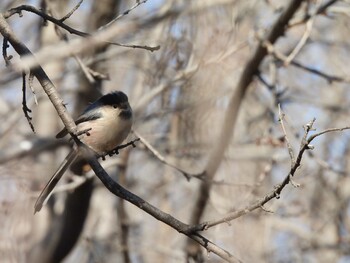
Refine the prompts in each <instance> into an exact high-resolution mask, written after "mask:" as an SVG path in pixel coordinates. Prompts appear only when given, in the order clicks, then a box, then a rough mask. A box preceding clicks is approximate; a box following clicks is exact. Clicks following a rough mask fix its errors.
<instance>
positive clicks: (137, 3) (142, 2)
mask: <svg viewBox="0 0 350 263" xmlns="http://www.w3.org/2000/svg"><path fill="white" fill-rule="evenodd" d="M147 1H148V0H143V1H136V4H135V5H133V6H132V7H130V8H129V9H128V10H126V11H124V12H123V13H121V14H120V15H118V16H116V17H115V18H113V19H112V20H111V21H110V22H108V23H107V24H106V25H104V26H101V27H100V28H99V29H98V30H103V29H105V28H107V27H109V26H110V25H111V24H113V23H114V22H115V21H117V20H118V19H120V18H122V17H123V16H126V15H128V14H129V13H130V12H131V11H132V10H134V9H135V8H137V7H138V6H140V5H142V4H144V3H146V2H147Z"/></svg>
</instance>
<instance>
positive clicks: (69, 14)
mask: <svg viewBox="0 0 350 263" xmlns="http://www.w3.org/2000/svg"><path fill="white" fill-rule="evenodd" d="M83 1H84V0H80V1H79V2H78V3H77V4H76V5H75V6H74V7H73V9H72V10H71V11H70V12H69V13H68V14H66V15H65V16H64V17H62V18H61V19H60V21H61V22H64V21H65V20H67V19H68V18H70V17H71V15H73V13H74V12H75V11H76V10H77V9H78V8H79V7H80V5H81V4H82V3H83Z"/></svg>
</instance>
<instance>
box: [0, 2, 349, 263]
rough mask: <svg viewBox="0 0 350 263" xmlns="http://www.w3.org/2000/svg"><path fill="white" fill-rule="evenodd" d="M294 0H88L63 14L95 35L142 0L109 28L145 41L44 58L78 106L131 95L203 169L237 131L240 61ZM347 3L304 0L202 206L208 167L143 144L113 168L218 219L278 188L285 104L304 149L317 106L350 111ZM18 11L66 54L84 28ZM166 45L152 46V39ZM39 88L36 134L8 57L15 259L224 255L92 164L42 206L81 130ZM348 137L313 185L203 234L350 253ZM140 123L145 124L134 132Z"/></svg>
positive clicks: (328, 255)
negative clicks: (71, 129)
mask: <svg viewBox="0 0 350 263" xmlns="http://www.w3.org/2000/svg"><path fill="white" fill-rule="evenodd" d="M78 2H79V1H78V0H74V1H73V0H42V1H36V0H32V1H29V0H28V1H6V0H3V1H1V2H0V10H1V12H5V11H6V10H8V9H10V8H12V7H16V6H19V5H22V4H27V5H33V6H35V7H36V8H38V9H40V8H41V9H42V10H43V11H45V12H46V13H48V14H50V15H52V16H54V17H56V18H61V17H63V16H64V15H66V14H67V13H69V12H70V10H72V9H73V8H74V6H76V5H77V4H78ZM288 3H289V1H287V0H286V1H278V0H265V1H256V0H250V1H243V0H220V1H218V0H216V1H214V0H202V1H194V0H192V1H183V0H168V1H162V0H148V1H140V2H136V1H128V0H103V1H97V0H96V1H93V0H84V1H83V2H82V3H81V5H80V7H79V8H78V9H77V10H76V11H75V12H74V13H73V14H72V15H71V16H70V17H69V18H68V19H67V20H66V21H65V23H67V24H68V25H69V26H71V27H73V28H75V29H78V30H81V31H84V32H89V33H94V32H96V31H97V30H99V28H101V27H102V26H104V25H106V24H107V23H108V22H109V21H111V20H112V19H113V18H115V17H116V16H118V15H119V14H123V13H124V12H125V11H127V10H130V8H132V7H133V6H136V5H137V7H136V8H135V9H133V10H130V12H129V13H128V14H125V15H122V16H121V17H120V18H119V19H118V20H117V21H115V22H114V23H113V24H112V25H111V27H112V26H114V25H118V26H120V25H123V23H125V24H128V25H130V24H134V25H137V26H136V27H134V28H133V29H132V30H130V32H128V33H125V34H123V36H122V37H118V36H116V37H115V38H113V39H112V40H111V41H112V42H117V43H119V44H126V45H140V46H146V48H130V47H123V46H117V45H102V46H100V47H98V48H94V47H92V48H91V49H90V50H88V51H85V52H83V53H80V54H78V55H75V56H70V57H68V58H63V59H50V56H48V58H47V62H46V61H45V62H44V63H42V66H43V68H44V70H45V71H46V73H47V74H48V76H49V77H50V78H51V80H52V81H53V82H54V84H55V86H56V87H57V89H58V91H59V93H60V95H61V96H62V97H63V99H64V101H65V103H67V108H68V110H69V112H70V113H71V114H72V116H74V117H76V116H77V115H79V113H81V111H82V110H83V109H84V108H85V107H86V105H88V104H89V103H90V102H92V101H94V100H95V99H96V98H98V97H99V96H100V95H101V94H105V93H108V92H109V91H112V90H116V89H117V90H122V91H124V92H125V93H127V94H128V96H129V101H130V104H131V106H132V107H133V110H134V114H135V120H134V126H133V128H134V130H135V131H136V132H137V134H138V135H140V136H142V138H143V140H144V141H146V142H147V143H148V144H149V145H151V146H152V147H153V148H154V149H155V150H156V151H157V152H158V153H159V155H161V156H162V157H164V158H165V159H166V162H168V163H170V164H172V165H173V166H176V167H178V168H180V169H182V170H184V171H186V172H187V173H189V174H193V175H195V174H200V173H202V172H203V171H204V169H205V167H206V165H207V163H208V162H209V161H210V160H209V158H210V153H211V151H212V149H213V148H215V146H216V145H218V142H219V141H220V140H225V139H226V138H221V137H220V130H221V127H222V126H223V122H224V114H225V112H226V111H227V107H228V103H229V100H230V97H231V96H232V94H233V93H234V91H235V87H236V85H237V81H238V79H239V78H240V75H241V73H242V70H243V69H244V67H245V66H246V63H247V61H248V59H249V58H250V56H251V55H252V53H253V52H254V50H255V48H256V47H257V45H258V43H259V38H261V37H264V36H265V34H266V32H268V30H269V29H270V28H271V26H272V25H273V24H274V23H275V21H276V19H277V18H278V17H279V16H280V15H281V13H282V11H283V9H284V8H285V7H286V5H288ZM327 3H330V5H329V6H327V8H326V9H325V10H322V12H319V13H317V11H318V10H320V7H322V6H323V5H325V4H327ZM316 13H317V14H316ZM349 15H350V2H349V1H345V0H344V1H304V3H303V5H302V7H301V8H300V9H299V11H298V12H297V13H296V15H295V16H294V17H293V19H292V21H291V22H290V24H289V26H288V28H287V29H286V34H285V35H284V36H283V37H281V38H280V39H279V40H278V41H277V43H276V44H275V45H274V50H273V52H274V53H273V54H269V55H268V56H266V57H265V59H264V61H263V63H262V65H261V67H260V71H259V72H257V73H256V76H255V78H254V81H253V83H252V84H251V85H250V88H249V90H248V91H247V92H246V94H245V97H244V99H243V101H242V104H241V106H240V109H239V119H238V122H237V123H236V125H235V126H234V137H233V139H231V140H227V141H226V145H227V149H226V150H225V149H223V151H224V155H223V158H222V160H221V162H220V166H219V169H218V171H217V172H216V173H215V177H214V178H212V179H210V181H209V196H208V198H207V199H204V200H205V202H202V203H201V205H200V206H199V207H198V204H199V202H198V200H199V198H200V197H201V195H202V194H203V193H202V192H201V189H202V188H201V184H203V182H206V183H208V181H206V179H205V177H201V178H199V179H198V178H196V177H190V180H187V179H186V177H185V176H184V175H183V174H182V173H181V172H179V171H178V170H176V169H174V168H173V167H170V166H168V165H166V164H164V163H162V162H161V161H160V160H159V158H157V156H155V155H154V154H153V153H152V152H151V151H150V150H149V149H147V147H146V146H145V145H144V144H143V143H141V142H138V143H137V147H136V148H127V149H124V150H123V151H121V153H120V154H119V156H117V157H116V156H114V157H112V158H107V160H106V161H104V162H102V164H103V166H104V167H105V168H106V170H107V171H108V173H109V175H110V176H112V177H113V179H114V180H116V181H118V182H119V183H120V184H122V185H123V186H124V187H125V188H127V189H128V190H130V191H132V192H133V193H135V194H137V195H139V196H140V197H142V198H143V199H145V200H147V201H148V202H150V203H151V204H153V205H155V206H156V207H158V208H159V209H161V210H163V211H165V212H167V213H169V214H171V215H173V216H174V217H176V218H178V219H180V220H182V221H183V222H186V223H190V222H196V221H198V222H203V221H208V220H213V219H218V218H221V217H223V216H224V215H225V214H227V213H228V212H231V211H235V210H238V209H241V208H244V207H245V206H247V205H249V204H250V203H251V202H254V201H256V200H258V199H259V198H261V197H264V196H265V195H266V194H267V193H268V192H269V191H271V190H272V189H273V188H274V186H275V185H276V184H278V183H280V182H281V181H282V180H283V179H284V178H285V177H286V176H287V175H288V171H289V169H290V165H291V160H290V157H289V154H288V149H287V147H286V145H285V142H284V140H283V132H282V130H281V127H280V124H279V122H278V119H279V111H278V105H280V107H281V109H282V110H283V111H284V112H285V114H286V116H285V126H286V130H287V134H288V138H289V140H290V142H291V145H292V147H293V149H294V150H295V153H297V152H298V150H299V146H300V143H301V139H302V136H303V134H304V129H303V125H305V124H307V123H309V122H310V121H311V120H312V118H314V117H315V118H316V122H315V126H314V128H316V130H317V131H321V130H323V129H326V128H333V127H344V126H348V125H349V105H350V92H349V91H348V89H349V87H350V86H349V81H350V78H349V75H350V67H349V65H348V63H349V61H350V53H349V48H350V42H349V41H350V40H349V37H348V36H349V34H350V20H349ZM7 21H8V22H9V24H10V26H11V28H12V29H13V30H14V31H15V34H16V35H17V36H18V37H19V38H20V39H21V40H22V41H23V43H25V44H26V45H27V46H28V47H29V48H30V49H31V50H32V51H33V52H34V53H36V52H40V51H41V50H42V48H49V49H48V50H50V52H51V54H52V55H54V54H56V53H57V52H60V51H57V50H58V44H60V43H62V42H67V41H68V42H69V41H72V40H74V39H79V38H81V37H79V36H76V35H72V34H69V33H67V32H66V31H65V30H63V29H60V28H58V27H55V26H54V25H53V24H52V23H50V22H47V21H43V19H42V18H40V17H38V16H37V15H35V14H33V13H29V12H23V16H22V17H19V16H18V15H13V16H11V17H10V18H9V19H7ZM0 39H1V41H2V37H1V38H0ZM157 46H160V48H159V50H155V51H153V52H151V51H149V50H148V49H149V48H147V47H157ZM296 47H297V48H296ZM298 47H300V49H299V48H298ZM293 52H294V53H293ZM8 53H9V55H13V56H14V58H13V59H12V60H11V61H12V62H13V63H14V62H16V61H18V60H19V57H18V55H17V54H16V53H15V52H14V51H13V49H12V48H9V49H8ZM290 54H291V56H289V57H288V55H290ZM27 77H28V76H27ZM32 87H33V90H34V92H35V96H34V94H33V93H32V92H31V90H30V89H29V88H28V89H27V104H28V106H29V108H30V109H31V110H32V112H31V113H30V115H31V116H32V117H33V119H32V122H33V125H34V127H35V132H36V133H35V134H34V133H33V132H32V131H31V129H30V126H29V125H28V122H27V120H26V118H25V116H24V114H23V112H22V95H23V94H22V79H21V77H18V76H17V75H14V74H10V73H9V71H6V67H5V62H4V60H2V62H1V67H0V123H1V125H0V145H1V147H0V209H1V212H0V222H1V227H0V261H1V262H66V263H70V262H133V263H138V262H144V263H147V262H222V259H220V258H219V257H217V256H215V255H214V254H212V253H208V252H206V251H205V250H204V249H203V248H200V247H198V246H197V245H196V244H193V243H192V242H189V241H188V240H187V238H186V236H184V235H182V234H180V233H178V232H177V231H175V230H173V229H172V228H170V227H169V226H167V225H165V224H163V223H161V222H159V221H157V220H156V219H155V218H153V217H151V216H150V215H148V214H146V213H145V212H144V211H142V210H140V209H138V208H136V207H134V206H132V205H131V204H129V203H127V202H124V201H123V200H121V199H119V198H117V197H115V196H114V195H112V194H111V193H110V192H109V191H108V190H107V189H106V188H105V187H104V186H103V185H102V183H101V182H100V181H99V180H98V179H97V178H96V177H95V176H94V175H93V174H91V173H88V174H86V175H83V176H76V175H74V174H72V173H71V172H67V173H66V174H65V176H64V180H62V182H60V184H59V185H58V187H57V189H56V191H55V194H54V195H53V196H52V197H51V199H50V201H49V202H48V204H47V205H46V206H45V207H44V208H43V210H42V211H41V212H40V213H38V214H36V215H33V211H34V209H33V206H34V202H35V200H36V198H37V196H38V195H39V193H40V191H41V189H42V188H43V187H44V185H45V184H46V182H47V181H48V180H49V178H50V177H51V175H52V174H53V173H54V171H55V170H56V169H57V167H58V166H59V164H60V163H61V161H62V160H63V159H64V157H65V155H66V154H67V152H68V149H69V147H68V145H69V143H68V141H64V140H56V139H55V135H56V133H57V132H59V131H60V129H61V128H62V127H63V124H62V122H61V121H60V119H59V117H58V115H57V113H56V111H55V110H54V108H53V106H52V104H51V102H50V101H49V100H48V98H47V96H46V94H45V93H44V91H43V89H42V88H41V86H40V85H39V84H38V82H37V81H36V80H34V81H33V84H32ZM35 98H36V99H37V102H38V103H37V104H36V103H35ZM349 135H350V133H349V132H347V131H344V132H341V133H330V134H326V135H324V136H321V137H318V138H317V139H316V140H315V141H314V143H313V145H314V146H315V149H314V150H313V151H310V152H307V153H305V154H304V158H303V161H302V166H301V168H300V169H299V170H298V171H297V173H296V176H295V178H294V181H295V182H296V183H298V184H300V187H299V188H295V187H293V186H292V185H288V186H287V187H286V188H285V189H284V191H283V192H282V195H281V198H280V199H278V200H275V199H274V200H272V201H270V202H268V203H267V204H266V205H265V207H264V208H265V210H263V209H260V210H256V211H254V212H251V213H248V214H247V215H245V216H243V217H241V218H238V219H236V220H234V221H232V222H231V223H230V224H221V225H218V226H215V227H213V228H210V229H209V230H207V231H205V232H203V235H205V236H206V237H207V238H208V239H210V240H211V241H213V242H214V243H215V244H217V245H219V246H220V247H222V248H224V249H226V250H228V251H229V252H231V253H233V254H234V255H235V256H237V257H238V258H240V259H241V260H242V261H243V262H281V263H282V262H283V263H284V262H286V263H287V262H338V263H344V262H350V235H349V234H350V233H349V231H350V219H349V216H350V206H349V200H350V180H349V179H350V178H349V172H348V171H349ZM136 137H138V136H137V135H135V134H134V133H131V134H130V135H129V137H128V140H131V139H135V138H136ZM158 157H159V156H158ZM268 211H271V212H268Z"/></svg>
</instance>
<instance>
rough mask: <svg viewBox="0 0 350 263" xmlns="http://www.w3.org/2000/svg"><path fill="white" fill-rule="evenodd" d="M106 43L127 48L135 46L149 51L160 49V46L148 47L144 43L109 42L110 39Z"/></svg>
mask: <svg viewBox="0 0 350 263" xmlns="http://www.w3.org/2000/svg"><path fill="white" fill-rule="evenodd" d="M106 43H108V44H110V45H114V46H119V47H128V48H137V49H145V50H148V51H151V52H154V51H157V50H159V49H160V46H159V45H158V46H154V47H150V46H146V45H129V44H121V43H116V42H110V41H106Z"/></svg>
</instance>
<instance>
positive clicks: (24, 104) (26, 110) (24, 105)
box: [22, 72, 35, 133]
mask: <svg viewBox="0 0 350 263" xmlns="http://www.w3.org/2000/svg"><path fill="white" fill-rule="evenodd" d="M26 91H27V86H26V74H25V73H24V72H23V73H22V110H23V113H24V116H25V117H26V119H27V121H28V124H29V126H30V128H31V129H32V131H33V132H34V133H35V129H34V125H33V123H32V119H33V118H32V117H31V116H29V114H30V113H31V112H32V110H31V109H29V108H28V106H27V98H26Z"/></svg>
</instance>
